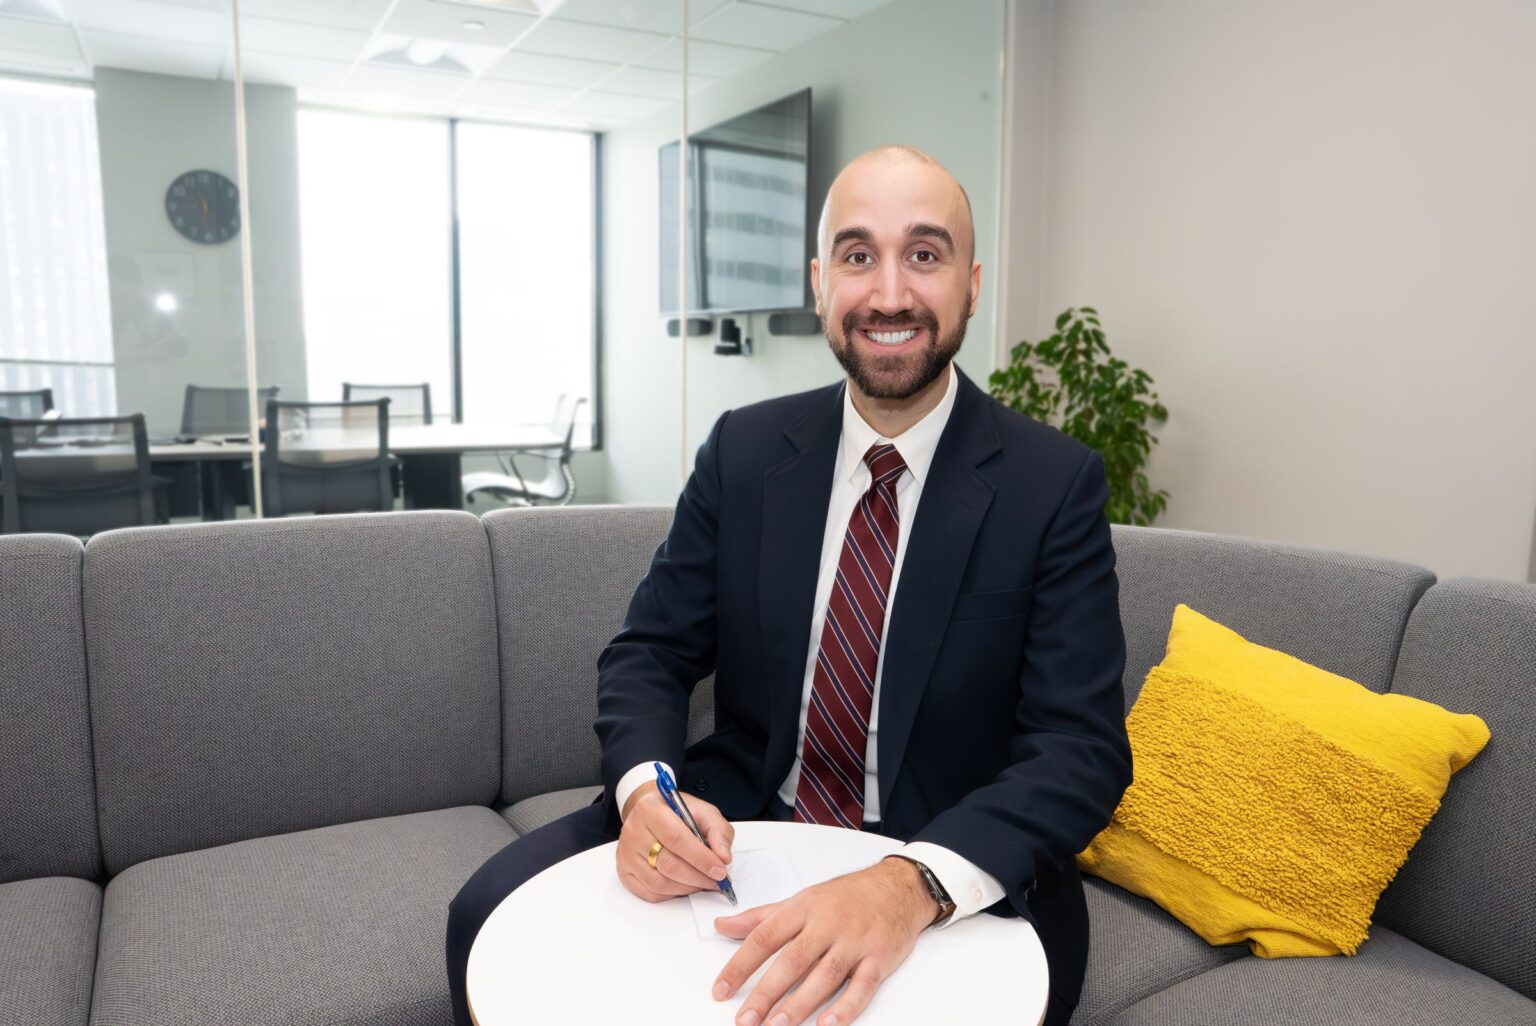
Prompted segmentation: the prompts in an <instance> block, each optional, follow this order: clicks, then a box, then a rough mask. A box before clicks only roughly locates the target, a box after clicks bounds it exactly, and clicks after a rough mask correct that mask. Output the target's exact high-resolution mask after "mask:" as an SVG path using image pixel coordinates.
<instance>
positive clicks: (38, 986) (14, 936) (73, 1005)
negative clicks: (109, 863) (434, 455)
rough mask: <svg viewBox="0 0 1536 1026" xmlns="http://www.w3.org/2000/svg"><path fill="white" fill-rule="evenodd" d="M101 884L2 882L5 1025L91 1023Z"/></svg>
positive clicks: (1, 1019)
mask: <svg viewBox="0 0 1536 1026" xmlns="http://www.w3.org/2000/svg"><path fill="white" fill-rule="evenodd" d="M100 922H101V888H100V887H98V886H96V884H94V883H90V882H89V881H86V880H79V879H76V878H74V877H64V876H55V877H45V878H42V879H37V880H18V881H16V882H15V883H5V884H0V1023H5V1024H7V1026H85V1022H86V1019H87V1018H88V1017H89V1016H90V1014H91V975H92V973H94V972H95V969H96V928H97V926H98V924H99V923H100Z"/></svg>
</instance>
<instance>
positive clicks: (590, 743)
mask: <svg viewBox="0 0 1536 1026" xmlns="http://www.w3.org/2000/svg"><path fill="white" fill-rule="evenodd" d="M484 523H485V530H486V534H487V535H488V536H489V538H490V542H491V556H492V560H493V562H494V564H495V568H496V605H497V609H498V611H499V614H500V615H499V617H498V620H499V624H500V632H501V686H502V703H501V715H502V734H503V739H504V743H503V752H504V755H503V759H502V781H501V797H502V800H503V801H506V802H511V803H514V804H515V803H517V802H520V801H522V800H523V799H525V798H530V797H532V796H534V795H542V794H546V793H548V792H550V791H559V790H564V789H566V788H573V787H582V786H589V785H592V784H597V783H599V782H601V779H602V773H601V769H600V761H599V757H600V752H601V750H600V749H599V747H598V743H597V735H596V733H594V732H593V730H592V721H593V720H594V719H596V717H597V657H598V656H599V655H600V654H601V653H602V651H603V649H604V648H606V647H607V646H608V642H610V641H612V640H613V636H614V635H615V634H617V633H618V632H619V628H620V627H621V626H623V623H624V616H625V614H626V613H627V612H628V610H629V601H630V599H631V598H633V597H634V594H635V588H636V587H637V586H638V585H639V584H640V581H641V579H642V578H643V577H644V576H645V572H646V570H647V568H649V566H650V564H651V556H652V555H653V554H654V553H655V551H656V548H657V547H658V546H659V545H660V544H661V543H662V541H663V539H665V537H666V534H667V528H668V527H670V526H671V524H672V510H671V509H669V508H668V507H665V506H566V507H555V508H544V509H538V508H533V509H506V510H497V511H496V512H494V513H488V514H486V516H485V520H484ZM688 726H689V729H688V739H689V740H690V741H696V740H698V739H699V738H701V737H704V736H706V735H708V734H709V733H710V732H711V731H712V730H713V729H714V681H713V678H709V679H706V680H704V681H702V682H700V683H699V685H698V686H697V687H695V688H694V690H693V700H692V704H691V705H690V707H689V725H688ZM679 768H680V767H679Z"/></svg>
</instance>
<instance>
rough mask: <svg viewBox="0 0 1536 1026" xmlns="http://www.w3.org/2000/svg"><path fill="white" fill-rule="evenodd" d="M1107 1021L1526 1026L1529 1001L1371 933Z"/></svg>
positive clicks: (1230, 973)
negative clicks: (1325, 952) (1355, 944)
mask: <svg viewBox="0 0 1536 1026" xmlns="http://www.w3.org/2000/svg"><path fill="white" fill-rule="evenodd" d="M1076 1022H1077V1020H1076V1019H1074V1020H1073V1023H1074V1024H1076ZM1110 1022H1111V1023H1113V1026H1190V1024H1192V1023H1220V1024H1221V1026H1276V1024H1277V1023H1284V1024H1285V1026H1364V1024H1377V1023H1379V1024H1381V1026H1445V1024H1446V1023H1457V1024H1458V1026H1532V1024H1533V1023H1536V1002H1532V1001H1531V1000H1530V999H1528V998H1525V997H1522V996H1521V995H1519V994H1517V993H1515V992H1514V991H1512V990H1510V989H1509V988H1508V987H1505V986H1504V985H1503V984H1500V983H1497V982H1495V981H1494V980H1490V979H1489V978H1488V977H1486V976H1483V975H1480V974H1479V973H1476V972H1474V971H1472V970H1471V969H1468V968H1466V967H1465V966H1461V965H1457V964H1456V963H1455V962H1452V961H1449V960H1448V959H1445V958H1441V957H1440V956H1439V955H1436V954H1435V953H1433V952H1431V951H1429V950H1427V949H1425V948H1422V947H1420V946H1419V945H1417V944H1415V943H1413V942H1412V941H1410V940H1408V939H1407V938H1405V937H1403V936H1401V935H1399V934H1395V933H1393V932H1392V931H1391V930H1387V929H1385V928H1382V927H1376V928H1375V929H1373V930H1372V931H1371V939H1370V940H1368V941H1366V942H1365V944H1363V945H1362V946H1361V948H1360V952H1359V954H1356V955H1351V956H1347V957H1346V956H1337V957H1333V958H1275V959H1268V958H1244V959H1241V960H1239V961H1236V962H1233V963H1231V964H1230V965H1225V966H1222V967H1221V968H1219V969H1212V970H1211V971H1209V972H1206V973H1201V974H1200V975H1199V976H1196V977H1194V978H1192V979H1188V980H1185V981H1184V982H1183V983H1179V984H1176V985H1174V986H1172V987H1169V988H1168V989H1167V990H1164V991H1161V992H1159V993H1157V994H1154V995H1153V996H1151V997H1149V998H1147V999H1145V1000H1144V1001H1141V1002H1139V1003H1137V1004H1135V1005H1133V1006H1131V1007H1130V1008H1128V1009H1126V1010H1125V1011H1124V1012H1121V1013H1120V1014H1119V1015H1118V1016H1116V1017H1115V1018H1113V1019H1112V1020H1110Z"/></svg>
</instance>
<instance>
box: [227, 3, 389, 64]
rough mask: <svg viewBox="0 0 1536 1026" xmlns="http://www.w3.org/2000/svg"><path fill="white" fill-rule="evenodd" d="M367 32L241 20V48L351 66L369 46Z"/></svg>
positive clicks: (252, 19)
mask: <svg viewBox="0 0 1536 1026" xmlns="http://www.w3.org/2000/svg"><path fill="white" fill-rule="evenodd" d="M368 36H369V34H368V33H367V32H360V31H358V30H356V29H343V28H335V27H332V26H327V25H298V24H295V23H294V22H291V21H276V20H274V19H271V18H247V17H245V16H244V15H241V17H240V46H241V48H242V49H246V50H261V51H263V52H264V53H269V54H287V55H288V56H290V57H311V58H317V59H319V60H325V61H344V62H346V63H347V64H351V63H352V62H353V61H355V60H357V59H358V58H359V57H360V56H361V55H362V52H363V47H365V46H366V45H367V44H368Z"/></svg>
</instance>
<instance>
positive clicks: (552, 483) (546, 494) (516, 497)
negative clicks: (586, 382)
mask: <svg viewBox="0 0 1536 1026" xmlns="http://www.w3.org/2000/svg"><path fill="white" fill-rule="evenodd" d="M585 402H586V399H580V398H578V399H573V398H571V397H570V396H569V395H561V396H560V398H559V400H558V401H557V402H556V403H555V415H554V417H553V418H552V419H551V420H550V422H549V426H550V428H551V430H552V431H553V433H554V434H555V435H556V436H558V437H559V438H561V439H563V440H564V441H563V442H562V443H561V445H560V446H559V448H550V449H525V450H521V451H519V452H517V453H515V454H514V453H497V454H496V459H497V461H498V462H500V463H501V467H502V470H503V471H505V473H501V474H495V473H486V472H482V473H477V474H465V475H464V505H466V506H468V505H469V504H470V502H471V501H472V500H473V499H474V497H475V496H476V495H488V496H491V497H492V498H495V499H499V500H500V501H502V502H503V503H506V504H507V505H509V506H569V505H570V504H571V500H572V499H574V498H576V475H575V474H574V473H572V472H571V437H572V435H574V434H575V432H576V413H577V411H578V410H579V409H581V405H582V404H583V403H585ZM518 459H533V460H538V461H540V462H541V463H542V464H543V470H544V474H543V476H542V477H539V478H535V479H533V480H531V481H530V480H529V479H528V478H527V477H526V476H524V474H523V473H522V470H521V468H519V467H518V465H517V460H518Z"/></svg>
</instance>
